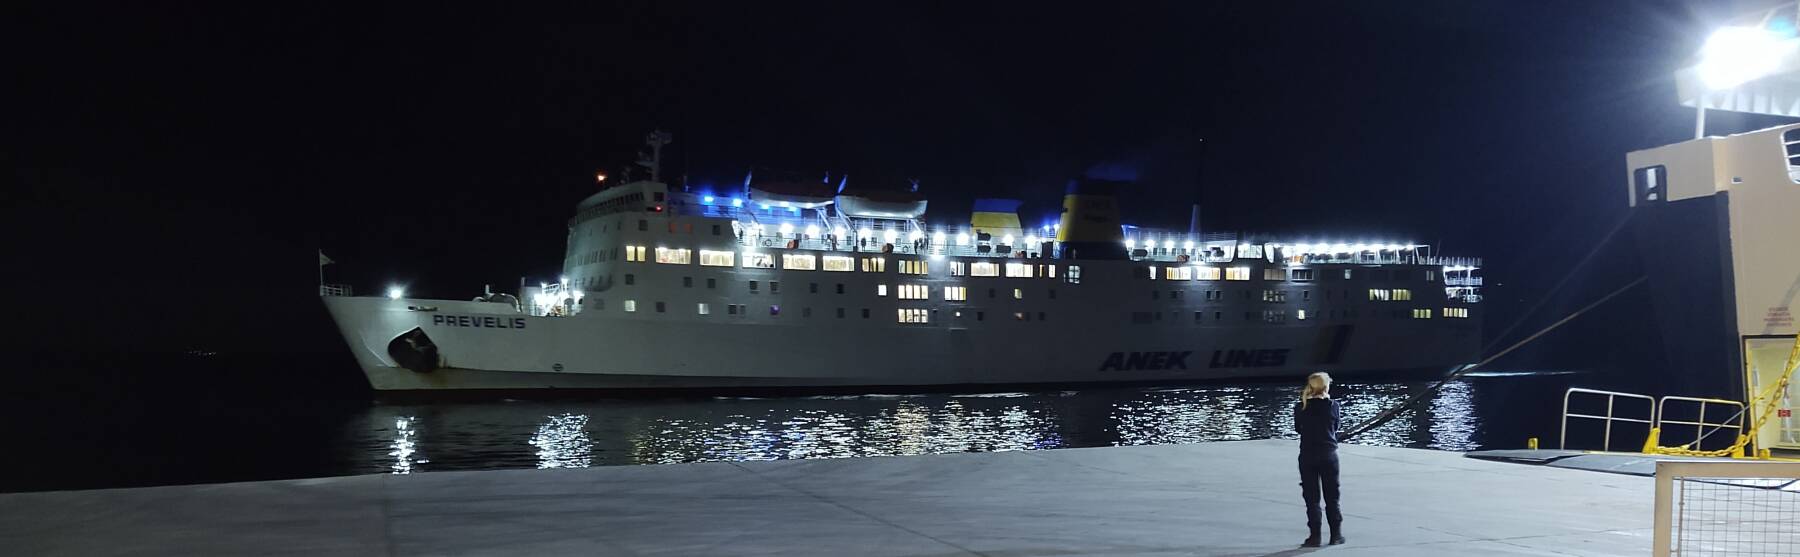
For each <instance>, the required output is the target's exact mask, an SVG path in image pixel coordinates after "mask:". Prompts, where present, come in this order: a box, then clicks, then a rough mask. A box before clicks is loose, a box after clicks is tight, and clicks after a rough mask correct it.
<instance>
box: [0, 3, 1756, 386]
mask: <svg viewBox="0 0 1800 557" xmlns="http://www.w3.org/2000/svg"><path fill="white" fill-rule="evenodd" d="M259 10H260V8H256V7H241V8H238V9H236V10H203V9H197V8H170V7H164V6H141V5H126V6H120V7H117V8H116V9H113V10H108V17H105V18H97V17H92V16H90V15H87V14H69V13H63V14H52V13H32V14H29V15H28V17H25V18H23V19H22V20H21V21H24V22H26V23H27V25H29V26H30V27H31V28H32V29H31V31H32V32H31V33H28V34H26V35H24V39H25V44H29V45H30V46H31V48H30V49H28V50H24V51H21V52H29V53H30V54H29V55H28V56H25V57H23V59H22V60H20V62H22V65H23V70H24V71H23V75H22V77H21V78H20V80H19V83H21V84H22V85H23V91H24V93H25V95H24V102H22V103H20V105H19V106H22V107H25V108H26V110H25V111H24V112H25V113H24V114H22V115H19V116H17V117H16V118H15V121H14V122H10V123H9V127H10V128H11V129H10V131H11V133H9V134H8V136H9V137H8V143H9V145H8V148H7V149H5V150H4V151H3V154H0V156H4V157H5V158H6V160H7V161H8V162H9V163H10V164H8V166H9V167H10V168H12V169H13V171H14V172H15V173H16V175H15V180H14V181H15V182H16V183H21V184H24V185H25V187H24V188H23V191H22V193H21V194H20V195H22V196H23V198H24V202H23V203H21V204H9V205H12V206H13V207H14V208H15V212H17V213H19V214H18V215H17V216H16V217H14V218H10V219H7V221H8V222H7V229H8V232H10V233H11V234H12V235H13V237H15V238H20V239H22V240H21V241H20V242H19V244H21V245H22V247H23V248H24V253H23V254H22V255H21V256H20V257H19V258H18V259H16V260H17V261H24V262H26V263H25V264H24V265H20V266H17V267H15V268H18V269H22V270H26V271H27V272H28V273H29V276H30V277H31V278H30V281H31V282H33V283H36V284H37V285H38V287H39V288H45V289H49V290H51V291H53V292H55V295H52V296H47V297H45V296H32V297H30V298H32V299H30V300H29V301H27V308H29V310H30V311H29V313H30V314H33V315H43V316H44V317H42V318H41V323H40V324H39V325H38V326H35V327H33V328H32V329H31V331H30V332H28V336H27V338H26V339H25V341H26V342H27V343H28V345H30V346H32V347H34V348H48V349H77V350H88V349H123V350H156V351H169V350H185V349H206V350H225V351H272V352H333V351H341V350H342V344H341V343H340V342H339V341H337V339H336V337H335V332H334V331H332V330H331V329H330V325H329V322H328V321H326V320H325V319H324V318H323V314H322V311H320V309H319V307H318V303H317V300H315V299H314V298H313V292H314V291H313V286H312V285H311V284H307V283H308V282H312V281H314V280H315V274H314V270H313V269H307V268H306V267H305V264H306V263H308V262H311V258H312V253H311V252H313V251H314V250H315V249H323V250H325V253H326V254H327V255H329V256H331V257H332V258H333V259H335V260H336V261H337V262H338V264H337V265H333V266H331V267H329V268H328V269H327V273H328V274H329V276H331V280H330V282H343V283H349V284H352V285H354V286H356V287H357V288H358V289H359V291H361V292H362V293H376V292H378V291H379V289H380V288H382V287H384V286H385V285H386V284H389V283H390V282H394V283H403V284H407V285H408V287H409V291H410V293H412V294H414V295H419V296H425V297H443V298H468V297H472V296H474V295H476V294H478V293H479V292H480V289H481V287H482V285H483V284H492V285H494V287H495V288H496V289H497V290H503V291H504V290H511V289H512V287H513V285H515V284H517V282H518V280H519V279H520V278H521V277H533V278H547V277H552V276H554V275H555V273H556V272H557V270H558V269H559V268H560V263H561V255H562V251H563V246H562V241H563V238H564V233H565V228H564V227H565V222H566V219H567V218H568V217H569V215H570V213H571V212H572V209H573V206H574V204H575V203H576V202H577V201H579V200H580V199H581V198H582V197H584V196H586V195H588V194H589V193H591V192H593V191H595V189H596V185H595V184H594V182H593V173H594V172H595V171H596V170H603V169H604V170H610V171H615V172H616V170H617V169H620V168H623V167H625V166H626V165H628V164H629V163H630V162H631V160H632V159H633V157H634V155H635V153H636V152H637V151H638V150H639V148H640V146H641V140H642V137H643V135H644V134H645V133H646V132H649V131H650V130H652V129H663V130H666V131H669V132H671V133H673V134H674V136H675V141H674V143H673V144H672V145H670V146H669V148H668V150H667V154H666V156H665V160H666V161H668V163H669V164H668V165H667V168H666V171H665V174H666V175H667V176H673V177H679V176H682V175H686V176H687V177H688V179H689V181H690V183H693V184H695V185H704V184H719V183H731V182H734V181H736V180H741V178H742V176H743V173H744V172H745V171H746V170H749V169H752V168H758V169H779V170H787V171H793V172H803V173H810V172H818V173H821V175H822V173H823V172H831V173H832V174H833V175H834V176H838V175H842V174H844V173H848V174H849V175H850V177H851V180H852V181H857V180H859V179H862V178H863V177H869V178H874V177H883V178H888V179H899V178H916V179H918V180H920V182H921V186H922V187H921V190H922V191H924V192H926V193H927V194H928V195H929V196H930V197H931V199H932V211H931V214H929V215H928V219H929V220H931V221H933V222H943V223H948V222H965V221H966V220H967V217H966V215H967V207H968V205H969V203H970V201H971V200H972V199H973V198H975V197H1006V198H1017V199H1021V200H1023V201H1024V202H1025V206H1024V209H1022V211H1021V213H1022V218H1024V219H1026V220H1027V222H1030V221H1031V219H1034V218H1037V217H1040V216H1042V215H1046V214H1052V213H1054V212H1055V210H1056V207H1057V204H1058V203H1059V202H1060V193H1061V190H1062V187H1063V184H1064V183H1065V182H1066V180H1068V179H1069V178H1072V177H1075V176H1078V175H1080V174H1081V173H1082V171H1083V170H1084V169H1087V168H1089V167H1092V166H1094V165H1100V164H1113V165H1120V164H1123V165H1128V166H1131V167H1133V168H1136V169H1138V170H1139V171H1140V172H1139V175H1138V180H1137V181H1136V183H1135V185H1134V186H1133V188H1132V189H1131V190H1130V191H1129V192H1128V194H1127V195H1125V196H1124V197H1125V199H1123V200H1122V201H1123V205H1124V207H1125V214H1126V216H1127V220H1128V221H1130V222H1135V223H1141V224H1145V225H1151V226H1166V227H1172V228H1179V227H1184V226H1185V225H1186V223H1187V220H1188V208H1189V205H1190V204H1191V203H1194V202H1198V203H1200V204H1201V206H1202V210H1203V213H1204V215H1203V222H1204V224H1205V225H1206V227H1207V228H1208V229H1212V230H1237V231H1244V232H1251V233H1270V234H1282V235H1287V236H1289V237H1293V238H1296V239H1310V238H1317V239H1327V238H1329V239H1343V240H1346V241H1352V242H1353V241H1356V240H1361V239H1368V240H1381V241H1386V240H1398V241H1416V242H1421V243H1429V244H1433V245H1438V246H1440V247H1441V252H1442V253H1444V254H1448V255H1466V256H1477V257H1483V258H1485V259H1486V261H1487V267H1488V270H1487V273H1486V274H1487V276H1488V277H1489V278H1488V280H1489V284H1491V285H1495V284H1497V286H1494V287H1493V288H1490V290H1489V301H1488V302H1487V303H1488V304H1489V317H1488V320H1487V322H1486V326H1487V329H1488V331H1489V334H1490V335H1492V334H1495V333H1497V332H1499V331H1500V330H1502V329H1505V328H1506V327H1507V326H1508V325H1511V324H1512V323H1513V322H1514V321H1515V319H1516V318H1517V314H1518V313H1520V312H1522V311H1524V310H1525V309H1526V308H1528V307H1530V306H1531V305H1532V304H1534V303H1536V302H1537V301H1538V300H1539V299H1541V298H1542V297H1543V296H1544V295H1545V294H1546V292H1547V290H1548V288H1549V287H1550V286H1551V285H1552V284H1555V283H1556V282H1557V281H1559V280H1560V279H1561V278H1562V277H1563V275H1564V274H1565V273H1567V272H1568V270H1569V268H1570V266H1572V265H1573V264H1574V263H1575V262H1576V261H1578V260H1580V259H1581V258H1582V257H1583V256H1585V255H1586V254H1587V253H1588V252H1589V250H1591V249H1594V246H1595V244H1596V242H1597V241H1598V240H1599V239H1600V237H1601V236H1603V235H1604V234H1605V233H1606V232H1607V231H1608V230H1610V229H1611V227H1612V225H1613V223H1615V222H1617V221H1618V219H1621V218H1623V216H1624V215H1625V214H1626V211H1625V203H1624V201H1625V196H1623V195H1621V190H1622V188H1623V187H1624V185H1625V171H1624V156H1625V153H1626V152H1627V151H1630V150H1636V149H1643V148H1648V147H1653V146H1656V145H1662V144H1667V143H1672V142H1676V141H1681V140H1684V139H1688V138H1689V137H1691V135H1692V128H1693V112H1692V111H1691V109H1687V108H1683V107H1681V106H1679V105H1677V103H1676V100H1675V94H1674V85H1673V83H1672V77H1671V74H1672V73H1673V72H1674V70H1675V69H1676V68H1678V67H1680V66H1681V65H1682V64H1683V63H1685V61H1686V60H1687V59H1688V57H1689V56H1691V55H1692V53H1693V52H1695V51H1696V50H1697V48H1698V46H1699V44H1700V41H1701V40H1702V39H1704V37H1705V34H1706V31H1707V30H1708V29H1710V28H1711V27H1712V26H1714V25H1716V24H1717V22H1719V21H1723V20H1724V19H1725V18H1726V17H1728V16H1732V15H1736V14H1738V13H1740V12H1741V10H1739V9H1737V7H1736V6H1734V5H1732V4H1721V5H1710V4H1702V3H1684V2H1665V3H1640V2H1618V3H1584V4H1581V5H1560V4H1550V3H1545V4H1530V5H1521V4H1518V3H1510V2H1509V3H1501V2H1488V3H1465V4H1456V5H1441V4H1425V3H1418V4H1375V5H1363V6H1339V5H1327V6H1299V5H1283V6H1263V5H1250V4H1205V5H1189V4H1157V5H1130V6H1105V7H1085V8H1069V9H1064V8H1055V7H1044V6H1040V5H1032V6H1029V7H1024V6H1022V5H1021V6H998V5H983V6H958V7H955V8H949V7H919V6H901V5H885V6H870V5H804V6H784V7H766V6H747V5H725V6H709V5H671V4H659V3H647V2H646V3H619V4H614V5H611V6H596V7H593V8H592V9H591V10H590V11H588V12H587V13H582V14H555V15H552V14H534V15H536V16H538V17H534V18H532V19H536V20H538V22H535V23H534V22H524V21H497V20H494V19H491V18H488V19H484V18H481V17H480V15H479V14H448V13H420V12H412V11H405V10H401V9H398V8H386V9H370V10H367V11H359V12H355V13H331V12H323V11H320V12H300V11H298V10H293V11H273V10H270V11H267V12H264V11H259ZM46 11H54V10H46ZM544 21H554V22H555V23H542V22H544ZM1778 121H1779V120H1777V119H1769V118H1759V117H1750V116H1741V115H1731V114H1717V115H1715V116H1712V117H1711V118H1710V127H1709V131H1710V133H1713V134H1721V133H1732V132H1739V131H1746V130H1749V129H1754V128H1759V127H1764V126H1767V125H1771V124H1773V123H1776V122H1778ZM1200 140H1204V141H1205V149H1204V151H1202V150H1200V149H1199V148H1198V147H1197V145H1198V144H1199V142H1200ZM1201 153H1204V155H1201ZM609 173H613V172H609ZM665 181H668V182H672V183H678V182H677V180H676V179H667V180H665ZM1638 265H1640V263H1638V256H1637V254H1636V251H1635V250H1634V249H1633V248H1632V246H1630V245H1629V243H1628V242H1621V241H1615V242H1614V244H1613V245H1611V246H1608V247H1607V248H1606V250H1605V251H1604V252H1603V255H1602V256H1601V257H1597V258H1596V259H1595V261H1594V262H1593V263H1591V264H1590V266H1589V267H1586V268H1584V269H1582V270H1580V271H1579V272H1580V273H1582V274H1580V275H1578V276H1577V280H1573V281H1571V284H1572V285H1573V286H1572V287H1571V288H1569V289H1568V290H1567V291H1564V292H1562V293H1560V295H1559V296H1558V297H1557V298H1556V299H1555V300H1553V301H1552V303H1550V304H1547V305H1546V307H1545V309H1544V310H1543V311H1541V312H1539V313H1538V314H1536V315H1534V316H1533V317H1532V320H1530V321H1528V322H1527V323H1528V324H1527V326H1525V327H1522V329H1524V331H1522V332H1529V331H1530V330H1532V329H1534V328H1535V326H1534V325H1542V324H1545V323H1548V322H1549V321H1551V320H1554V319H1555V318H1557V317H1559V316H1560V315H1562V313H1566V311H1568V310H1571V309H1573V308H1575V307H1579V306H1580V305H1582V304H1583V303H1585V302H1586V301H1588V300H1591V299H1593V298H1595V297H1597V296H1598V295H1600V294H1602V293H1604V292H1607V291H1609V290H1611V289H1612V288H1614V287H1616V286H1617V285H1620V284H1624V283H1625V282H1627V281H1629V280H1631V279H1632V278H1634V277H1635V275H1636V268H1637V266H1638ZM70 293H74V294H70ZM71 295H72V296H74V297H76V299H75V300H71V299H70V298H69V296H71ZM40 298H49V299H40ZM82 300H93V301H94V302H87V301H82ZM96 302H97V303H96ZM1646 303H1647V299H1646V298H1645V297H1644V295H1643V293H1641V292H1640V293H1637V294H1635V295H1634V296H1627V297H1625V298H1622V299H1621V302H1619V303H1618V304H1617V305H1616V306H1615V307H1609V308H1606V309H1605V310H1602V311H1597V312H1596V314H1594V316H1593V317H1592V318H1584V319H1586V321H1585V322H1584V323H1583V324H1582V325H1580V326H1577V327H1572V328H1571V331H1570V332H1569V333H1567V334H1563V333H1559V335H1558V337H1556V338H1553V339H1551V340H1552V342H1551V344H1549V345H1546V346H1545V347H1541V348H1534V349H1532V350H1528V351H1526V352H1523V353H1521V356H1520V357H1521V358H1522V361H1528V362H1534V363H1535V364H1534V365H1540V366H1551V367H1554V366H1559V365H1594V364H1595V363H1596V362H1610V361H1612V359H1613V358H1612V357H1611V356H1607V355H1600V356H1595V355H1593V354H1585V355H1582V354H1577V352H1578V351H1579V350H1578V349H1579V348H1580V347H1583V346H1585V345H1589V344H1592V343H1593V342H1596V341H1604V340H1606V339H1609V338H1630V337H1631V335H1632V334H1634V333H1633V332H1632V330H1631V329H1630V326H1632V323H1633V322H1634V321H1641V320H1642V319H1641V318H1640V317H1641V315H1642V312H1643V311H1646V310H1645V309H1643V308H1642V307H1641V306H1643V305H1645V304H1646ZM33 319H34V321H36V320H38V319H40V318H36V317H34V318H33ZM1620 325H1623V327H1620ZM1516 334H1517V333H1516ZM1571 354H1574V356H1570V355H1571ZM1564 362H1568V363H1567V364H1565V363H1564Z"/></svg>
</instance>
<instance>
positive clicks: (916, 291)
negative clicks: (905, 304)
mask: <svg viewBox="0 0 1800 557" xmlns="http://www.w3.org/2000/svg"><path fill="white" fill-rule="evenodd" d="M899 298H900V299H902V300H928V299H931V287H929V286H925V285H923V284H902V285H900V291H899Z"/></svg>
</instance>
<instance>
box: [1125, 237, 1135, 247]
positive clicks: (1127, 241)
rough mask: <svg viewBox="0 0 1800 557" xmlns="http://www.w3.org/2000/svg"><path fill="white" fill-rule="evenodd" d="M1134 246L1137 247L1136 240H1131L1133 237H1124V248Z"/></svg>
mask: <svg viewBox="0 0 1800 557" xmlns="http://www.w3.org/2000/svg"><path fill="white" fill-rule="evenodd" d="M1135 247H1137V241H1136V240H1133V239H1131V238H1126V239H1125V249H1132V248H1135Z"/></svg>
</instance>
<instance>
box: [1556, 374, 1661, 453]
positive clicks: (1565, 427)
mask: <svg viewBox="0 0 1800 557" xmlns="http://www.w3.org/2000/svg"><path fill="white" fill-rule="evenodd" d="M1575 393H1583V394H1594V395H1605V396H1606V415H1605V416H1595V415H1591V414H1570V413H1569V398H1570V397H1571V395H1574V394H1575ZM1619 397H1625V398H1632V399H1643V400H1644V401H1645V402H1649V403H1650V419H1648V420H1639V419H1633V418H1619V417H1615V416H1613V407H1614V401H1615V400H1616V399H1618V398H1619ZM1656 412H1657V403H1656V399H1655V398H1651V397H1650V396H1648V395H1640V394H1637V393H1622V392H1618V391H1602V390H1598V389H1583V388H1580V387H1570V388H1569V390H1568V391H1565V392H1563V415H1562V433H1561V435H1560V437H1559V438H1558V440H1557V448H1559V449H1567V448H1568V444H1569V418H1586V419H1591V420H1602V421H1605V422H1606V434H1605V436H1604V437H1603V438H1602V440H1601V441H1600V450H1603V451H1608V450H1612V424H1613V422H1615V421H1617V422H1632V423H1640V424H1649V425H1650V427H1656Z"/></svg>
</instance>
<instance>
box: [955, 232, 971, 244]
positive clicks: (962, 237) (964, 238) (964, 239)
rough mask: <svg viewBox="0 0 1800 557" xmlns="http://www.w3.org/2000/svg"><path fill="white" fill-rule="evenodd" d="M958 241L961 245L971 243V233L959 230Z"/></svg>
mask: <svg viewBox="0 0 1800 557" xmlns="http://www.w3.org/2000/svg"><path fill="white" fill-rule="evenodd" d="M956 243H957V244H960V245H965V246H966V245H969V233H967V232H957V233H956Z"/></svg>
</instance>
